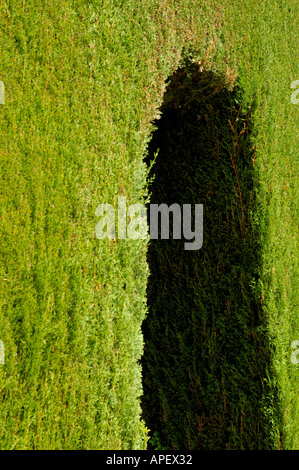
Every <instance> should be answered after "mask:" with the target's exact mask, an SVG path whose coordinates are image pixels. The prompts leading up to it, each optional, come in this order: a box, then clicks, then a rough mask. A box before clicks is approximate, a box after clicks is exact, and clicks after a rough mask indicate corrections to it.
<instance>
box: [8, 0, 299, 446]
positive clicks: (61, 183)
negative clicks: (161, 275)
mask: <svg viewBox="0 0 299 470" xmlns="http://www.w3.org/2000/svg"><path fill="white" fill-rule="evenodd" d="M297 18H298V6H297V5H296V2H295V0H294V1H293V0H287V1H285V0H284V1H282V0H271V1H270V0H263V1H258V2H256V1H253V0H246V1H244V0H242V1H240V0H236V1H232V0H223V1H221V2H219V1H215V0H209V1H195V0H187V1H180V0H179V1H173V0H163V1H162V0H159V1H158V0H145V1H143V2H140V1H136V0H132V1H131V0H124V1H117V0H113V1H110V0H109V1H107V0H103V1H92V0H90V1H88V2H87V1H84V0H80V1H78V0H69V1H66V2H63V3H60V2H54V1H53V0H49V1H47V0H46V1H44V2H42V4H41V2H39V1H37V0H26V1H25V0H24V1H22V2H18V1H16V0H12V1H9V0H8V1H6V0H3V1H2V0H1V1H0V57H1V60H0V80H1V81H2V82H3V83H4V84H5V104H4V105H0V164H1V187H0V194H1V239H0V279H1V283H0V286H1V287H0V340H1V341H3V343H4V345H5V364H3V365H0V402H1V403H0V447H1V449H145V448H146V447H147V445H148V438H149V437H150V436H151V432H152V431H151V430H148V425H147V423H145V421H144V419H143V418H142V409H141V398H142V393H143V381H142V380H143V379H142V357H143V351H144V339H143V333H142V324H143V321H144V319H145V318H146V315H147V312H148V311H149V310H150V309H149V306H148V299H147V285H148V282H149V273H150V271H149V263H148V260H147V252H148V245H149V240H134V241H133V240H129V239H128V240H119V239H116V240H115V241H112V240H108V239H105V240H98V239H97V238H96V237H95V226H96V224H97V222H98V218H97V217H96V216H95V210H96V208H97V206H98V205H99V204H102V203H110V204H112V205H114V207H116V205H117V197H118V196H119V195H124V196H126V197H127V204H128V205H130V204H133V203H137V202H141V201H148V200H149V194H148V176H149V168H148V166H147V164H146V161H145V160H144V159H145V157H146V156H147V154H148V146H149V143H150V141H151V139H152V136H153V132H154V130H155V126H154V120H155V119H157V118H158V117H161V114H162V108H161V106H162V104H163V97H164V93H165V91H166V85H167V83H168V82H169V80H170V77H172V75H173V73H174V72H175V71H176V70H177V69H178V68H179V67H181V66H183V65H185V64H186V63H187V61H192V62H193V63H195V64H197V66H199V63H200V64H201V66H203V68H204V70H205V71H207V72H210V73H212V74H213V76H215V77H222V78H221V79H222V81H223V82H224V83H225V86H226V89H227V90H231V91H232V90H233V89H235V87H237V86H238V87H239V88H240V90H242V93H241V94H240V100H241V102H240V103H238V106H240V107H241V109H242V110H243V111H242V112H244V113H246V112H248V110H249V109H252V110H253V111H252V113H251V114H250V123H251V137H250V146H251V151H252V152H253V157H252V158H253V161H252V164H251V163H250V162H249V163H250V165H251V166H252V168H251V170H250V171H251V173H250V174H252V175H253V174H254V178H255V179H254V180H253V181H250V182H248V185H249V186H250V190H251V191H252V192H253V194H254V200H255V204H256V206H255V207H256V208H257V210H256V211H255V212H254V213H253V214H251V213H250V210H249V212H247V213H246V214H247V215H246V217H247V216H248V217H249V219H248V220H250V224H253V227H254V230H255V231H256V233H258V234H259V238H258V240H257V242H258V246H259V254H258V260H256V261H258V272H256V273H255V279H256V284H255V285H254V284H252V283H251V288H250V289H251V291H250V292H251V295H252V296H253V298H254V301H255V302H257V299H258V296H260V297H259V299H260V302H259V309H260V310H259V311H260V312H261V313H260V315H261V318H262V331H263V334H264V335H266V337H267V358H268V360H269V363H268V367H267V368H266V369H265V375H264V376H263V374H262V375H261V387H262V390H264V391H265V395H264V396H265V401H264V402H263V404H262V407H261V410H262V411H261V413H263V417H262V418H261V419H262V420H264V421H262V422H266V423H267V426H268V428H269V429H268V428H267V429H268V430H267V432H266V436H265V437H264V438H263V439H262V440H260V441H258V439H256V440H255V441H254V444H252V446H255V447H256V446H262V447H265V446H266V447H269V448H270V447H271V448H283V449H295V448H297V449H298V448H299V445H298V444H299V443H298V436H299V432H298V431H299V430H298V422H299V419H298V418H299V415H298V413H299V411H298V393H297V391H298V366H296V365H294V364H292V362H291V361H290V356H291V352H292V350H291V348H290V344H291V342H292V341H293V340H296V339H299V331H298V314H297V312H298V306H297V300H298V284H297V280H296V276H297V275H298V256H297V257H296V255H297V254H298V241H297V240H298V219H297V211H296V202H297V200H298V193H297V191H298V189H297V188H298V181H297V176H298V144H297V141H296V126H298V109H299V107H298V106H296V105H294V104H292V103H291V99H290V97H291V94H292V91H293V90H291V83H292V82H293V81H294V80H296V79H299V76H298V72H299V71H298V65H297V61H296V57H297V44H298V20H297ZM225 99H226V98H225ZM224 101H225V100H224ZM219 106H220V104H219ZM221 106H223V104H221ZM221 106H220V108H221ZM221 109H224V108H223V107H222V108H221ZM223 112H224V111H223ZM158 121H159V120H158ZM216 127H217V126H216ZM246 145H247V144H246ZM248 145H249V144H248ZM240 164H241V163H240ZM244 175H245V174H244ZM230 176H231V179H232V181H231V184H232V195H233V194H234V188H236V181H235V180H234V178H233V177H234V172H233V171H232V170H231V169H230ZM244 177H245V176H244ZM211 178H212V176H211ZM212 179H213V178H212ZM223 203H224V201H223ZM244 204H245V202H244ZM244 207H245V205H244ZM246 210H247V206H246ZM248 223H249V222H248ZM251 226H252V225H251ZM253 254H254V253H252V255H253ZM205 255H207V253H205V252H203V251H202V252H201V253H200V256H205ZM243 262H245V260H243ZM249 274H250V275H251V271H250V273H249ZM199 276H200V273H199ZM249 277H250V276H249ZM251 280H252V279H251ZM245 281H246V282H247V283H248V281H249V279H247V278H246V279H245ZM245 281H244V282H245ZM165 282H166V278H165ZM217 282H218V281H217ZM214 288H215V289H217V285H215V286H214ZM246 288H248V286H246ZM179 301H180V299H178V302H179ZM181 307H183V305H182V306H181ZM181 307H180V308H181ZM148 318H149V317H148ZM223 327H224V330H223V331H222V333H221V334H222V335H224V333H225V328H226V327H227V325H226V324H224V325H223ZM196 331H198V334H199V335H202V334H203V332H202V330H200V329H197V330H196ZM236 332H237V330H236ZM211 334H212V333H211ZM220 337H221V336H220ZM223 338H225V336H223ZM223 341H225V339H223ZM216 344H218V343H216ZM215 347H216V345H215ZM206 354H208V355H209V354H210V356H209V359H207V360H210V361H213V358H214V357H215V351H214V352H213V350H211V351H210V352H207V353H206ZM248 361H249V363H250V364H253V361H255V357H254V356H253V357H251V358H248ZM217 367H219V363H218V365H217ZM248 367H249V366H248ZM260 370H263V369H260ZM144 376H145V373H144ZM238 386H239V385H238ZM205 393H206V392H205ZM244 394H245V395H244V396H245V398H243V399H242V400H241V402H242V403H243V402H244V403H245V402H246V389H245V390H244ZM211 396H213V393H212V395H211ZM253 401H254V400H253V397H251V398H249V401H248V403H247V404H246V403H245V404H246V406H247V407H249V408H248V410H249V409H250V406H251V405H250V403H253ZM255 403H256V402H255ZM207 404H208V402H207ZM207 404H206V405H207ZM153 405H154V402H153ZM206 405H205V406H206ZM155 406H156V405H155ZM157 406H158V405H157ZM153 408H154V406H153ZM247 413H249V414H250V411H247ZM234 417H235V427H234V428H233V429H232V430H231V431H230V430H229V429H228V430H227V431H226V433H224V434H223V435H221V436H220V437H219V438H218V440H217V439H216V440H214V439H213V438H209V437H207V438H206V439H204V440H203V441H201V444H200V446H203V447H204V448H214V447H215V448H216V447H217V448H218V447H220V448H227V447H229V448H234V447H242V448H248V447H249V446H250V444H249V442H248V437H247V438H245V440H244V438H243V441H242V439H241V438H240V429H241V424H240V419H241V418H240V415H238V416H237V415H234ZM152 419H153V420H155V419H156V418H154V417H153V418H152ZM170 419H171V418H170ZM199 422H200V418H199ZM173 425H174V424H173V422H172V424H171V427H173ZM191 428H192V426H191ZM211 429H212V428H211ZM156 431H157V432H156V444H154V441H152V444H153V445H156V446H158V447H159V446H162V447H163V445H165V439H166V435H167V436H169V439H170V441H171V442H168V443H167V445H168V446H172V448H174V447H176V446H177V445H184V446H187V447H188V446H191V447H194V446H195V447H196V446H197V445H198V441H197V437H198V436H197V437H196V435H195V434H194V428H193V431H192V432H191V434H192V435H193V437H192V439H191V440H190V444H188V442H187V441H185V440H184V442H183V444H182V442H180V443H178V441H177V439H179V440H180V439H183V438H182V434H180V436H181V437H179V438H178V437H177V436H176V437H175V438H174V437H172V436H174V434H167V433H168V431H167V430H163V429H162V428H161V429H160V428H159V429H158V428H157V429H156ZM227 433H228V434H227ZM212 435H213V434H211V436H212ZM167 439H168V437H167Z"/></svg>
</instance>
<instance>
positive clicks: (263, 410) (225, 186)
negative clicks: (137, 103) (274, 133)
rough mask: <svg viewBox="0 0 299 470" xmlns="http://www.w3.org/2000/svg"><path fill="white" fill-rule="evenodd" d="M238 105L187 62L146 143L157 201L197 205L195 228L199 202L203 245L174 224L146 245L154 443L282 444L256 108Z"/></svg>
mask: <svg viewBox="0 0 299 470" xmlns="http://www.w3.org/2000/svg"><path fill="white" fill-rule="evenodd" d="M241 103H242V92H241V90H240V89H239V87H238V86H235V87H234V89H233V90H229V89H228V88H227V86H226V83H225V81H224V79H223V78H222V77H219V76H216V75H215V74H214V73H212V72H206V71H203V70H202V69H199V67H198V65H194V64H191V65H187V66H186V67H183V68H181V69H179V70H177V71H176V72H175V73H174V75H173V76H172V78H171V80H170V82H169V85H168V87H167V91H166V93H165V96H164V102H163V105H162V108H161V113H162V114H161V118H160V119H159V120H157V121H156V122H155V126H156V130H155V131H154V132H153V135H152V139H151V142H150V144H149V149H148V155H147V158H146V162H147V164H148V165H150V163H151V162H152V160H153V159H154V155H155V154H156V152H157V150H159V152H158V155H157V157H156V161H155V163H154V165H153V167H152V169H151V171H150V175H149V177H150V178H152V177H154V179H153V181H152V182H151V183H149V191H150V193H151V198H150V203H152V204H161V203H165V204H167V205H168V206H170V205H171V204H173V203H177V204H179V205H180V206H181V207H182V205H183V204H191V207H192V214H193V227H194V212H195V211H194V206H195V204H203V245H202V248H201V249H199V250H196V251H186V250H184V242H185V241H186V240H184V239H183V238H182V239H181V240H173V238H172V230H171V229H170V239H169V240H161V239H160V238H159V239H158V240H151V241H150V244H149V249H148V264H149V268H150V276H149V281H148V288H147V299H148V316H147V318H146V320H145V321H144V323H143V334H144V340H145V349H144V356H143V359H142V367H143V388H144V396H143V398H142V409H143V418H144V420H145V422H146V425H147V426H148V428H149V429H150V435H151V439H150V441H149V448H156V449H180V450H183V449H269V448H272V447H273V446H275V444H274V442H273V439H272V436H271V423H270V420H269V416H268V415H267V409H269V408H273V403H274V401H275V400H276V397H275V390H273V389H271V390H270V389H268V387H267V384H266V382H265V381H264V378H265V377H266V376H267V374H268V373H269V371H271V369H272V367H271V361H270V354H269V347H268V340H267V334H266V327H265V318H264V315H263V310H262V298H261V292H260V291H259V288H258V285H259V284H258V279H259V272H260V265H261V250H260V241H259V233H258V229H257V226H256V225H255V224H254V214H255V207H256V202H255V188H256V186H257V178H256V176H255V172H254V149H253V148H252V144H251V142H250V134H251V127H252V125H251V113H252V107H251V109H250V108H248V109H246V110H244V109H242V106H241ZM149 181H150V180H149ZM148 212H149V211H148ZM170 221H171V223H172V220H171V217H170ZM171 223H170V227H171ZM271 373H272V371H271Z"/></svg>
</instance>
